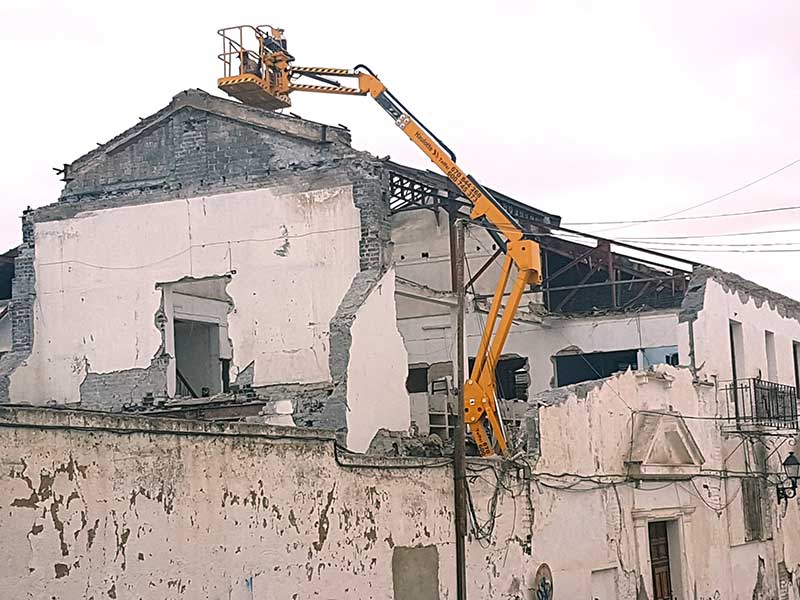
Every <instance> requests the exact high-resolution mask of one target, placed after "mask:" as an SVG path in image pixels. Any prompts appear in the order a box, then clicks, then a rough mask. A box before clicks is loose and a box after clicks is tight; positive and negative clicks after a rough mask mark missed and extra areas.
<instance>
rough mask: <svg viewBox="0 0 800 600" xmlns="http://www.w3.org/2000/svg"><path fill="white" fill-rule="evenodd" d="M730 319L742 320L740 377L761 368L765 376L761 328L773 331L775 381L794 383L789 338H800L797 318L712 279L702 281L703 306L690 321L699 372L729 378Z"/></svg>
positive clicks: (730, 375)
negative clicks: (703, 290)
mask: <svg viewBox="0 0 800 600" xmlns="http://www.w3.org/2000/svg"><path fill="white" fill-rule="evenodd" d="M730 320H734V321H738V322H740V323H741V324H742V333H743V337H744V346H745V352H744V354H743V360H744V372H743V373H737V376H738V377H739V378H741V379H744V378H748V377H756V376H757V375H758V373H759V371H760V372H761V374H762V376H763V378H764V379H767V351H766V344H765V338H764V332H765V331H771V332H773V333H774V334H775V357H776V359H777V364H776V366H777V379H778V381H777V382H778V383H783V384H786V385H792V386H793V385H795V373H794V361H793V356H792V352H793V350H792V342H795V341H797V342H800V322H798V321H797V320H795V319H792V318H786V317H782V316H781V315H780V314H779V313H778V311H777V310H775V309H773V308H771V307H770V306H769V303H768V302H764V303H760V304H757V303H756V301H755V300H754V299H753V298H750V297H747V296H745V295H743V294H739V293H737V292H736V291H734V290H730V291H726V289H725V288H724V287H723V286H722V285H720V284H719V283H718V282H717V281H715V280H714V279H711V278H710V279H708V280H707V282H706V291H705V299H704V304H703V310H701V311H700V312H699V314H698V318H697V321H696V322H695V324H694V336H695V348H696V353H697V365H698V367H700V366H702V367H703V369H702V370H701V371H700V374H701V375H707V376H711V375H713V376H716V377H718V378H719V379H722V380H729V379H731V378H732V372H731V354H730V345H729V344H730V335H729V332H728V324H729V321H730Z"/></svg>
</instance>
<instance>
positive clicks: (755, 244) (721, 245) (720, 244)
mask: <svg viewBox="0 0 800 600" xmlns="http://www.w3.org/2000/svg"><path fill="white" fill-rule="evenodd" d="M610 241H611V243H612V244H613V243H614V240H610ZM640 243H645V244H646V243H647V242H640ZM651 245H654V246H680V247H684V246H699V247H709V248H730V247H734V248H736V247H740V248H760V247H765V246H798V245H800V242H742V243H736V242H651Z"/></svg>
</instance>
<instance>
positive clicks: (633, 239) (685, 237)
mask: <svg viewBox="0 0 800 600" xmlns="http://www.w3.org/2000/svg"><path fill="white" fill-rule="evenodd" d="M797 232H800V229H797V228H793V229H768V230H766V231H730V232H727V233H708V234H704V235H703V234H695V235H661V236H641V237H621V238H618V239H620V240H624V241H626V242H640V241H644V240H696V239H703V238H720V237H738V236H744V235H767V234H773V233H797Z"/></svg>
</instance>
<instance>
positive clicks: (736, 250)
mask: <svg viewBox="0 0 800 600" xmlns="http://www.w3.org/2000/svg"><path fill="white" fill-rule="evenodd" d="M612 243H613V242H612ZM642 250H643V251H648V250H654V251H656V252H734V253H741V254H759V253H765V254H770V253H773V254H777V253H791V252H800V248H763V249H762V248H752V249H743V248H676V247H674V246H670V247H667V248H663V247H658V246H642Z"/></svg>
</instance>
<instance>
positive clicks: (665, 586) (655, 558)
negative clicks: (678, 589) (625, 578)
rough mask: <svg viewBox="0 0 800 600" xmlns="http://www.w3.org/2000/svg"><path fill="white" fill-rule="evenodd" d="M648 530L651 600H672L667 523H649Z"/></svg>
mask: <svg viewBox="0 0 800 600" xmlns="http://www.w3.org/2000/svg"><path fill="white" fill-rule="evenodd" d="M648 530H649V534H650V566H651V569H652V571H653V600H672V585H671V583H670V571H669V543H668V541H667V522H666V521H655V522H653V523H650V524H649V525H648Z"/></svg>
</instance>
